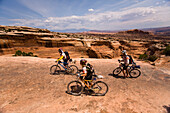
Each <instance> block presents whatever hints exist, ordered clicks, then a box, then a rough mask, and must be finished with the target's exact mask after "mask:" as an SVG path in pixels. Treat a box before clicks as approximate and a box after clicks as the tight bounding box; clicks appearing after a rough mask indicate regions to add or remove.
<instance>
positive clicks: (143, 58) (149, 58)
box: [139, 54, 158, 62]
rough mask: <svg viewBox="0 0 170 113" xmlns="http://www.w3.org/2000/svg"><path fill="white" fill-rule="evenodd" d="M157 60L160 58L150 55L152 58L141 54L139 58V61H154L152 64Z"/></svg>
mask: <svg viewBox="0 0 170 113" xmlns="http://www.w3.org/2000/svg"><path fill="white" fill-rule="evenodd" d="M157 58H158V57H157V56H155V55H150V56H148V55H147V54H141V55H140V56H139V59H142V60H149V61H152V62H154V61H155V60H156V59H157Z"/></svg>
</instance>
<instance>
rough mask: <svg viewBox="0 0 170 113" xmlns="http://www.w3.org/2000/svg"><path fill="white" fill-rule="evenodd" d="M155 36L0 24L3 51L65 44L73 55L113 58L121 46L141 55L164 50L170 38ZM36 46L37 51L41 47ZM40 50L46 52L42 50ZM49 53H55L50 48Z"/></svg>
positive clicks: (56, 46)
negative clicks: (78, 31) (167, 39)
mask: <svg viewBox="0 0 170 113" xmlns="http://www.w3.org/2000/svg"><path fill="white" fill-rule="evenodd" d="M153 37H154V36H153V35H152V34H150V33H148V32H144V31H141V30H137V29H135V30H129V31H124V32H119V33H116V34H84V33H56V32H50V31H48V30H46V29H39V28H30V27H22V26H0V54H9V53H14V52H15V51H16V50H15V49H14V48H17V49H19V48H24V47H26V48H32V47H36V48H42V47H45V49H46V50H45V49H44V51H47V49H48V48H54V49H55V48H56V49H57V48H65V49H67V51H74V52H72V54H75V53H76V54H75V55H73V56H79V57H87V56H88V57H90V58H114V57H118V56H120V53H121V52H120V51H121V50H122V49H126V50H127V51H128V54H131V55H132V56H134V57H136V58H138V56H139V55H140V54H144V53H148V54H161V52H160V51H162V50H163V49H164V48H165V46H166V45H168V44H169V41H162V40H153ZM34 50H35V51H34V52H38V49H34ZM36 50H37V51H36ZM48 50H49V49H48ZM23 51H24V50H23ZM41 51H42V50H41ZM38 53H41V55H40V56H43V52H38ZM48 54H49V56H53V55H50V54H52V53H50V52H48ZM78 54H79V55H78ZM81 55H82V56H81Z"/></svg>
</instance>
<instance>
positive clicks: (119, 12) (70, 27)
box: [0, 0, 170, 32]
mask: <svg viewBox="0 0 170 113" xmlns="http://www.w3.org/2000/svg"><path fill="white" fill-rule="evenodd" d="M0 25H8V26H29V27H36V28H44V29H49V30H51V31H66V32H67V31H74V30H75V31H76V30H122V29H141V28H154V27H166V26H170V0H0Z"/></svg>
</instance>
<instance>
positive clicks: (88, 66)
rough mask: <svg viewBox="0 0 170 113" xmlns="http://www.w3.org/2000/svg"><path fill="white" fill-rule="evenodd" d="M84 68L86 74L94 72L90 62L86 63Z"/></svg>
mask: <svg viewBox="0 0 170 113" xmlns="http://www.w3.org/2000/svg"><path fill="white" fill-rule="evenodd" d="M86 69H87V74H90V75H92V74H93V73H94V69H93V66H92V65H91V64H89V63H87V65H86Z"/></svg>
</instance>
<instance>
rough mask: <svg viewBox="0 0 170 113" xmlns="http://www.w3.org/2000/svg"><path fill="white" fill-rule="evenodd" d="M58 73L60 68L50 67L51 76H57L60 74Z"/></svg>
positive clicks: (56, 66)
mask: <svg viewBox="0 0 170 113" xmlns="http://www.w3.org/2000/svg"><path fill="white" fill-rule="evenodd" d="M60 72H61V68H60V67H59V66H58V65H53V66H51V68H50V73H51V74H52V75H58V74H60Z"/></svg>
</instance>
